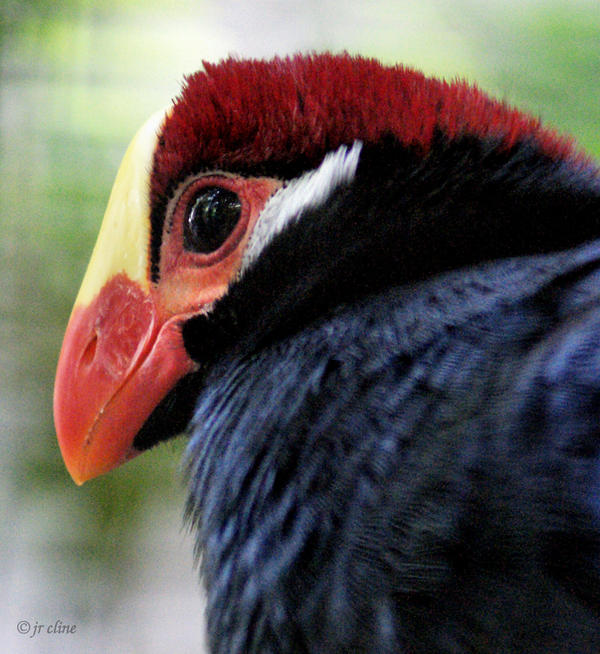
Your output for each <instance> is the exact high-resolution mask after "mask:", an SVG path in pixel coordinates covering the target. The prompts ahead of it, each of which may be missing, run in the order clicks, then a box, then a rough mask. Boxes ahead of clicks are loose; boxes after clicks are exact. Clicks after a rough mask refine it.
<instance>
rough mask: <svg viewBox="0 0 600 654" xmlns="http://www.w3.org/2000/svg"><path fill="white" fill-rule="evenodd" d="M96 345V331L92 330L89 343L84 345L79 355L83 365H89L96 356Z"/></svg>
mask: <svg viewBox="0 0 600 654" xmlns="http://www.w3.org/2000/svg"><path fill="white" fill-rule="evenodd" d="M97 346H98V332H97V331H95V330H94V333H93V334H92V337H91V338H90V341H89V343H88V344H87V345H86V347H85V350H84V351H83V354H82V355H81V363H82V364H83V365H84V366H89V365H91V364H92V362H93V361H94V357H95V356H96V348H97Z"/></svg>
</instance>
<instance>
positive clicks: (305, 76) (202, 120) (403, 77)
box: [151, 54, 579, 208]
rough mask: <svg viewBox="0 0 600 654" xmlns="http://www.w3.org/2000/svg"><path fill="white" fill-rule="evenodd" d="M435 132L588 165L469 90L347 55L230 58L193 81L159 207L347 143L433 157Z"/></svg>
mask: <svg viewBox="0 0 600 654" xmlns="http://www.w3.org/2000/svg"><path fill="white" fill-rule="evenodd" d="M436 130H438V131H441V132H442V133H443V134H445V135H446V136H447V137H448V138H449V139H455V138H458V137H460V136H463V135H473V136H475V137H478V138H482V139H484V138H488V137H490V138H493V139H496V140H497V141H498V143H499V146H500V147H510V146H512V145H513V144H515V143H517V142H519V141H533V142H535V143H537V145H538V147H539V149H540V151H541V152H542V153H544V154H546V155H547V156H550V157H552V158H556V159H566V158H577V157H578V156H579V155H578V153H577V151H576V150H575V149H574V147H573V145H572V142H571V141H570V140H569V139H566V138H563V137H560V136H558V135H556V134H555V133H554V132H552V131H550V130H547V129H545V128H543V127H542V126H541V124H540V121H539V120H538V119H536V118H533V117H531V116H529V115H527V114H523V113H521V112H519V111H516V110H515V109H512V108H510V107H508V106H507V105H506V104H505V103H503V102H499V101H496V100H493V99H491V98H489V97H488V96H486V95H485V94H484V93H483V92H481V91H480V90H479V89H477V88H476V87H474V86H471V85H468V84H466V83H465V82H461V81H455V82H452V83H448V82H444V81H440V80H436V79H430V78H427V77H425V76H424V75H422V74H421V73H419V72H417V71H414V70H411V69H408V68H404V67H402V66H394V67H385V66H383V65H382V64H380V63H379V62H377V61H375V60H373V59H364V58H360V57H352V56H349V55H346V54H344V55H338V56H335V55H330V54H324V55H311V56H302V55H297V56H294V57H291V58H285V59H280V58H275V59H273V60H271V61H257V60H249V61H242V60H236V59H228V60H226V61H223V62H221V63H219V64H210V63H205V64H204V71H200V72H197V73H195V74H194V75H191V76H190V77H188V78H187V79H186V84H185V86H184V89H183V91H182V94H181V96H180V97H179V98H178V99H177V100H176V101H175V103H174V107H173V110H172V113H171V116H170V117H169V118H168V119H167V120H166V121H165V125H164V127H163V131H162V134H161V138H160V140H159V146H158V149H157V152H156V154H155V160H154V170H153V176H152V189H151V196H152V204H153V206H154V207H155V208H156V206H157V205H158V204H161V200H162V201H163V202H164V196H165V194H166V193H168V192H169V191H170V190H171V189H172V185H173V184H174V183H175V182H176V181H179V180H181V178H182V177H184V176H186V175H188V174H190V173H192V172H195V171H200V170H203V169H221V170H234V171H235V170H238V171H240V172H243V171H252V170H253V169H254V170H256V169H257V168H260V167H261V166H265V165H267V166H269V169H270V170H271V171H272V170H274V169H276V165H278V164H279V165H281V167H282V169H283V168H285V166H286V165H288V164H291V163H292V162H298V161H300V162H303V163H305V164H306V165H316V164H318V163H319V162H320V160H321V159H322V158H323V156H324V155H325V154H326V153H327V152H328V151H330V150H333V149H335V148H337V147H338V146H339V145H341V144H344V143H345V144H350V143H352V142H353V141H355V140H356V139H360V140H362V141H363V142H375V141H377V140H378V139H380V138H381V137H382V136H386V135H389V134H392V135H394V136H395V137H396V138H397V139H398V141H399V142H400V143H402V144H405V145H407V146H413V147H415V148H417V149H421V150H422V151H423V152H424V153H425V152H427V150H428V148H429V146H430V144H431V141H432V138H433V135H434V133H435V132H436Z"/></svg>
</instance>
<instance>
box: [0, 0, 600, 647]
mask: <svg viewBox="0 0 600 654" xmlns="http://www.w3.org/2000/svg"><path fill="white" fill-rule="evenodd" d="M0 21H1V24H0V39H1V43H0V47H1V49H0V55H1V58H0V75H1V77H0V130H1V131H0V186H1V188H0V227H1V231H0V273H1V274H0V279H1V284H2V293H1V295H0V298H1V302H0V357H1V358H0V383H1V386H0V388H1V394H0V420H1V422H0V425H1V429H2V438H1V439H0V454H1V458H0V473H1V474H0V499H1V500H2V502H1V503H0V506H2V511H3V513H2V521H1V524H2V527H0V529H1V531H0V533H1V535H2V541H1V544H0V548H1V549H0V553H1V555H2V559H1V562H2V568H1V569H0V583H1V584H2V588H4V590H5V594H6V596H7V600H6V601H5V602H4V605H5V606H4V609H5V610H4V611H3V612H2V614H0V619H1V622H0V625H1V626H2V629H3V632H4V633H5V634H6V636H5V639H6V638H8V641H9V649H8V650H7V651H13V652H37V651H44V652H54V651H57V652H58V651H61V652H64V651H67V652H69V651H78V652H79V651H88V652H95V651H103V652H111V651H114V652H122V651H129V652H136V651H139V652H161V651H165V649H166V648H167V647H171V648H173V649H174V650H175V651H178V652H188V651H189V652H192V651H198V642H201V638H202V636H201V631H202V630H201V606H202V604H201V599H200V596H199V592H198V590H197V582H196V578H195V575H194V574H193V573H192V554H191V548H192V544H191V538H190V537H189V536H188V535H187V534H186V532H185V529H182V528H181V518H180V516H181V507H182V504H183V500H184V497H185V489H184V486H183V484H182V483H181V481H180V475H179V460H180V457H181V454H182V451H183V447H184V445H185V443H184V442H183V441H181V440H180V441H179V442H175V443H173V444H167V445H164V446H162V447H161V448H159V449H158V450H157V451H152V452H151V453H149V454H146V455H144V456H143V457H140V458H138V459H136V460H135V461H134V462H132V463H130V464H128V465H127V466H125V467H123V468H122V469H120V470H116V471H114V472H113V473H111V474H110V475H108V476H106V477H105V478H101V479H98V480H95V481H93V482H90V483H88V484H86V485H85V486H83V487H82V488H76V487H75V486H74V485H73V484H72V483H71V481H70V479H69V477H68V475H67V474H66V472H65V470H64V468H63V465H62V462H61V460H60V457H59V453H58V448H57V446H56V443H55V436H54V430H53V425H52V415H51V414H52V384H53V375H54V368H55V365H56V360H57V356H58V352H59V349H60V343H61V339H62V333H63V330H64V327H65V325H66V321H67V319H68V315H69V312H70V308H71V304H72V301H73V299H74V297H75V295H76V292H77V288H78V285H79V282H80V280H81V278H82V275H83V272H84V270H85V265H86V262H87V259H88V257H89V254H90V252H91V247H92V245H93V241H94V238H95V235H96V232H97V229H98V227H99V223H100V220H101V217H102V215H103V212H104V206H105V203H106V200H107V198H108V194H109V191H110V188H111V185H112V181H113V178H114V175H115V173H116V169H117V167H118V164H119V161H120V158H121V155H122V153H123V152H124V150H125V147H126V145H127V143H128V141H129V139H130V137H131V136H132V134H133V133H134V132H135V130H136V128H137V127H138V126H139V125H140V124H141V123H142V122H143V120H144V119H145V118H146V117H147V116H148V115H149V114H150V113H152V112H153V111H154V110H156V109H157V108H159V107H161V106H163V105H165V104H166V103H167V102H169V100H170V98H172V97H173V96H174V95H175V94H176V93H177V89H178V87H179V82H180V80H181V79H182V76H183V74H184V73H190V72H193V71H194V70H195V69H197V68H199V67H200V66H201V62H202V60H203V59H208V60H216V59H219V58H221V57H223V56H226V55H227V54H229V53H232V52H233V53H237V54H240V55H242V56H264V57H267V56H271V55H272V54H275V53H279V54H283V53H290V52H294V51H297V50H305V51H306V50H324V49H331V50H334V51H339V50H343V49H347V50H349V51H350V52H357V53H358V52H360V53H362V54H365V55H371V56H377V57H379V58H381V59H383V60H384V61H386V62H389V63H391V62H397V61H402V62H404V63H407V64H410V65H413V66H416V67H418V68H421V69H423V70H425V71H426V72H427V73H432V74H437V75H442V76H446V77H448V78H454V77H457V76H460V77H467V78H468V79H469V80H471V81H478V83H479V84H480V86H482V87H483V88H484V89H486V90H488V91H489V92H490V93H492V94H494V95H496V96H498V97H501V98H503V99H506V100H507V101H509V102H510V103H511V104H516V105H519V106H521V107H523V108H525V109H527V110H529V111H531V112H533V113H534V114H537V115H539V116H541V117H542V118H543V119H544V120H545V121H546V122H548V123H549V124H551V125H553V126H556V127H557V128H559V129H560V130H561V131H566V132H570V133H571V134H573V135H574V136H575V138H576V139H577V140H578V141H579V142H580V144H581V145H582V146H583V147H585V148H586V149H587V150H588V151H589V152H590V153H591V154H593V155H595V156H596V157H598V156H600V78H599V71H600V11H598V5H597V2H595V1H594V2H583V1H581V2H562V3H561V2H534V1H531V2H511V1H508V2H506V1H505V2H501V1H497V2H489V3H481V2H469V1H466V0H457V1H456V2H442V1H441V0H438V1H435V0H431V1H429V2H421V3H409V2H391V1H388V2H377V3H371V2H358V1H357V0H346V1H343V2H342V1H340V2H339V3H336V2H333V1H331V0H323V1H321V2H315V1H311V0H304V1H303V2H295V1H291V2H280V3H274V2H268V1H262V2H261V1H258V2H251V1H248V2H242V1H239V0H238V1H236V0H234V1H232V2H229V3H219V2H213V1H209V0H205V1H204V2H192V1H191V0H176V1H173V2H159V1H158V0H153V1H151V2H144V3H136V2H132V1H129V2H123V1H121V2H117V0H110V1H107V2H104V3H92V2H89V1H84V0H69V1H68V2H61V3H54V2H50V1H49V0H46V1H40V2H34V1H33V0H29V1H27V2H17V1H16V0H9V1H8V2H4V3H3V4H2V6H1V7H0ZM21 619H26V620H29V621H30V622H32V624H33V623H34V622H35V621H38V622H39V623H44V624H48V623H50V622H52V623H53V622H54V621H55V620H56V619H61V620H62V621H63V622H65V623H69V624H76V625H77V631H76V634H73V635H69V636H55V637H51V636H49V635H47V634H41V635H40V636H37V637H36V638H29V637H28V636H23V635H20V634H18V633H17V631H16V624H17V622H18V621H19V620H21Z"/></svg>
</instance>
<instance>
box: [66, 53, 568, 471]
mask: <svg viewBox="0 0 600 654" xmlns="http://www.w3.org/2000/svg"><path fill="white" fill-rule="evenodd" d="M458 141H464V142H466V141H471V142H472V141H477V142H478V143H480V144H484V143H487V144H492V145H491V146H489V148H488V150H486V148H485V147H484V146H482V147H481V148H480V151H481V158H482V159H485V156H487V155H486V152H490V151H491V152H493V153H495V154H497V153H503V152H504V153H510V152H511V151H512V149H514V148H515V147H517V146H518V145H519V144H521V145H522V144H524V143H527V144H530V145H532V147H534V149H535V150H536V152H537V153H538V154H539V156H541V157H545V158H546V159H548V160H550V161H556V160H573V161H574V160H575V159H576V158H577V155H576V154H574V151H573V150H572V147H571V145H570V143H569V142H567V141H565V140H564V139H561V138H558V137H557V136H556V135H554V134H553V133H552V132H549V131H546V130H544V129H543V128H542V127H541V126H540V125H539V122H538V121H537V120H536V119H533V118H531V117H528V116H526V115H524V114H521V113H518V112H516V111H514V110H512V109H511V108H509V107H507V106H506V105H504V104H503V103H500V102H495V101H493V100H491V99H489V98H488V97H487V96H486V95H484V94H483V93H482V92H480V91H479V90H477V89H476V88H474V87H471V86H469V85H467V84H465V83H463V82H454V83H446V82H442V81H437V80H433V79H427V78H426V77H424V76H423V75H421V74H420V73H418V72H415V71H412V70H409V69H406V68H403V67H399V66H398V67H384V66H382V65H381V64H379V63H378V62H376V61H373V60H368V59H362V58H356V57H350V56H348V55H341V56H333V55H315V56H295V57H292V58H287V59H274V60H271V61H240V60H233V59H230V60H227V61H224V62H222V63H220V64H217V65H211V64H205V66H204V70H203V71H201V72H198V73H196V74H194V75H192V76H190V77H188V78H187V79H186V82H185V85H184V88H183V91H182V93H181V95H180V96H179V97H178V98H177V99H176V100H175V101H174V103H173V104H172V106H170V107H169V108H167V109H166V110H165V111H162V112H159V113H157V114H156V115H154V116H153V117H152V118H150V120H148V122H146V124H145V125H144V126H143V127H142V128H141V129H140V131H139V132H138V133H137V135H136V136H135V138H134V139H133V141H132V143H131V145H130V146H129V149H128V150H127V152H126V154H125V157H124V159H123V163H122V164H121V167H120V169H119V172H118V175H117V178H116V181H115V185H114V188H113V191H112V194H111V196H110V199H109V203H108V208H107V210H106V214H105V217H104V221H103V223H102V227H101V229H100V233H99V236H98V241H97V243H96V246H95V248H94V251H93V254H92V258H91V261H90V264H89V267H88V270H87V272H86V274H85V277H84V280H83V284H82V286H81V290H80V291H79V294H78V296H77V299H76V301H75V306H74V308H73V311H72V314H71V317H70V320H69V323H68V327H67V331H66V335H65V338H64V342H63V346H62V350H61V354H60V359H59V363H58V370H57V375H56V384H55V391H54V414H55V425H56V430H57V434H58V440H59V444H60V448H61V451H62V455H63V458H64V460H65V463H66V466H67V468H68V470H69V472H70V474H71V476H72V477H73V479H74V480H75V481H76V482H77V483H83V482H84V481H86V480H88V479H91V478H93V477H96V476H98V475H101V474H103V473H105V472H107V471H109V470H111V469H112V468H114V467H116V466H118V465H120V464H121V463H123V462H125V461H127V460H129V459H131V458H132V457H134V456H135V455H137V454H139V453H140V452H141V451H143V450H144V449H147V448H148V447H149V446H151V445H154V444H155V443H157V442H158V441H161V440H164V439H166V438H169V437H170V436H173V435H175V434H176V433H178V432H179V431H181V430H183V429H184V427H185V425H186V423H187V421H188V420H189V418H190V416H191V414H192V411H193V406H194V397H195V395H194V391H193V388H194V387H195V385H197V383H201V380H202V376H203V375H204V374H205V371H206V369H207V367H209V366H210V365H211V362H212V361H214V359H215V357H216V356H217V355H218V352H220V351H221V350H222V349H223V348H226V347H234V346H235V347H241V345H240V344H245V345H244V347H248V348H252V347H254V348H256V347H259V345H257V344H258V343H259V342H260V341H261V339H263V340H264V339H265V338H268V337H271V338H274V337H275V336H274V335H276V334H277V333H278V330H279V331H281V330H293V329H296V328H298V325H300V324H302V322H303V321H308V320H312V319H314V318H315V316H318V315H319V314H320V313H322V312H323V311H324V310H326V309H331V308H334V307H335V305H339V304H340V303H343V302H347V301H351V300H353V299H355V298H356V296H357V294H360V293H367V292H371V291H373V290H374V289H375V290H376V289H377V288H380V287H382V286H385V285H386V284H388V283H391V282H394V283H396V282H400V281H402V280H408V279H411V278H413V277H423V276H424V275H427V274H430V273H431V272H435V271H436V270H440V269H444V268H447V267H449V266H454V265H457V264H461V263H463V264H467V263H469V262H471V261H473V260H477V259H479V260H480V259H485V258H486V257H490V256H494V255H495V254H497V253H498V252H496V250H494V248H496V249H499V250H498V251H500V250H501V245H502V244H503V243H504V244H506V242H507V241H506V239H504V241H503V240H502V238H498V239H496V238H495V236H494V235H495V232H494V230H500V232H501V230H502V229H503V227H502V224H499V225H495V224H491V223H490V224H486V226H485V229H486V230H487V231H488V232H489V233H490V238H488V239H486V240H485V243H484V244H483V245H482V242H481V240H479V241H478V240H477V239H476V238H472V235H471V236H469V237H468V238H463V236H464V234H465V229H466V228H465V225H464V224H463V223H461V222H458V223H456V222H455V223H452V224H450V225H447V226H446V227H443V226H442V227H440V225H439V224H438V225H436V224H430V223H429V222H427V220H420V221H419V219H418V216H417V214H416V213H415V212H414V211H413V212H412V213H411V212H410V211H408V209H407V208H406V206H405V205H404V204H403V203H405V201H406V198H407V197H409V196H410V195H411V193H412V191H411V181H410V180H411V175H412V172H411V171H413V170H414V168H415V166H416V167H419V166H422V165H423V162H425V161H427V160H428V158H432V157H435V156H438V150H435V144H436V143H440V142H443V143H449V142H454V143H456V142H458ZM434 150H435V151H434ZM507 156H508V154H507ZM441 170H442V171H444V167H443V166H442V167H441ZM390 171H391V172H390ZM447 174H448V176H450V175H451V174H452V173H451V172H450V171H449V170H447ZM438 182H440V183H442V184H443V183H444V178H443V175H442V177H441V178H440V179H439V180H438ZM415 183H416V182H415ZM431 197H432V196H430V198H429V200H431ZM348 207H352V208H353V209H352V211H350V210H349V209H348ZM403 207H404V208H403ZM417 213H418V212H417ZM357 214H358V215H359V219H357ZM468 229H469V230H474V231H477V226H476V225H475V226H470V227H468ZM507 229H508V228H507ZM500 236H502V233H500ZM513 240H514V239H513ZM476 241H477V242H476ZM506 248H507V252H508V249H509V248H508V245H507V246H506ZM501 253H502V252H501V251H500V254H501ZM509 253H510V252H509Z"/></svg>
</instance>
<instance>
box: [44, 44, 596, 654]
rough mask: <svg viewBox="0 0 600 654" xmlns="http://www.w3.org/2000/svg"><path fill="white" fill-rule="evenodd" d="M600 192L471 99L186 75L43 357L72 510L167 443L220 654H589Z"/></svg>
mask: <svg viewBox="0 0 600 654" xmlns="http://www.w3.org/2000/svg"><path fill="white" fill-rule="evenodd" d="M599 239H600V169H599V167H598V165H597V163H595V162H594V160H593V159H592V158H591V157H590V156H589V155H587V154H586V153H585V152H584V151H583V150H582V149H581V148H580V147H579V146H578V145H577V144H576V143H575V142H574V140H573V139H572V138H571V137H569V136H563V135H561V134H559V133H558V132H556V131H555V130H553V129H550V128H548V127H546V126H545V125H544V124H542V122H541V120H540V119H538V118H536V117H534V116H531V115H529V114H527V113H525V112H522V111H520V110H518V109H515V108H513V107H512V106H509V105H508V104H507V103H506V102H504V101H499V100H496V99H494V98H492V97H490V96H489V95H487V94H486V93H484V92H483V91H481V90H480V89H479V88H478V87H477V86H475V85H473V84H471V83H469V82H466V81H464V80H460V79H458V80H455V81H445V80H439V79H435V78H431V77H427V76H425V75H424V74H422V73H420V72H419V71H417V70H414V69H412V68H407V67H405V66H402V65H384V64H382V63H380V62H379V61H377V60H375V59H369V58H366V57H361V56H357V55H351V54H348V53H341V54H331V53H312V54H296V55H290V56H285V57H275V58H272V59H268V60H258V59H248V60H246V59H240V58H229V59H225V60H223V61H220V62H219V63H209V62H205V63H204V64H203V68H202V69H201V70H200V71H198V72H197V73H194V74H192V75H189V76H187V77H186V78H185V80H184V82H183V88H182V90H181V92H180V94H179V95H178V96H177V97H176V98H175V99H174V100H173V101H172V103H171V104H170V105H169V106H168V107H167V108H166V109H164V110H161V111H160V112H158V113H157V114H155V115H154V116H152V117H151V118H150V119H149V120H148V121H147V122H146V123H145V124H144V125H143V126H142V128H141V129H140V131H139V132H138V133H137V134H136V136H135V137H134V139H133V141H132V143H131V145H130V146H129V148H128V150H127V152H126V154H125V156H124V159H123V163H122V164H121V167H120V169H119V172H118V174H117V178H116V181H115V185H114V187H113V190H112V193H111V195H110V199H109V203H108V207H107V210H106V214H105V217H104V221H103V223H102V226H101V228H100V232H99V235H98V240H97V243H96V246H95V248H94V250H93V253H92V258H91V261H90V264H89V267H88V270H87V272H86V273H85V276H84V280H83V283H82V286H81V289H80V291H79V294H78V296H77V298H76V301H75V305H74V308H73V311H72V314H71V317H70V319H69V323H68V326H67V330H66V334H65V337H64V341H63V345H62V349H61V353H60V357H59V363H58V367H57V374H56V381H55V389H54V415H55V426H56V431H57V435H58V440H59V445H60V449H61V452H62V456H63V459H64V461H65V464H66V467H67V469H68V471H69V472H70V474H71V476H72V477H73V479H74V481H75V482H76V483H78V484H81V483H83V482H84V481H87V480H89V479H92V478H94V477H97V476H99V475H102V474H105V473H107V472H109V471H110V470H112V469H113V468H115V467H116V466H118V465H120V464H122V463H125V462H126V461H128V460H130V459H131V458H133V457H134V456H136V455H138V454H140V453H141V452H144V451H145V450H147V449H149V448H152V447H154V446H156V445H157V444H159V443H161V442H164V441H165V440H168V439H170V438H171V437H173V436H175V435H177V434H180V433H182V432H185V433H186V434H187V436H188V439H189V441H188V445H187V449H186V454H185V474H186V476H187V479H188V488H189V491H188V500H187V503H186V507H185V516H186V518H187V520H188V521H189V523H190V525H191V526H192V529H193V530H194V534H195V538H196V550H197V553H198V556H199V560H200V564H199V565H200V574H201V577H202V580H203V584H204V587H205V589H206V597H207V605H206V616H207V626H206V629H207V638H208V644H209V648H210V651H211V652H212V653H213V654H242V653H244V654H249V653H250V654H258V653H260V654H275V653H278V654H288V653H298V654H300V653H303V654H309V653H318V654H334V653H335V654H343V653H348V654H349V653H352V654H366V653H378V654H379V653H381V654H392V653H393V654H425V653H427V654H436V653H440V654H442V653H443V654H450V653H452V654H460V653H467V652H468V653H478V654H486V653H489V654H491V653H500V652H502V653H515V654H516V653H518V654H528V653H529V654H533V653H540V654H541V653H543V654H586V653H589V654H592V653H597V652H600V427H599V422H598V418H599V415H600V240H599Z"/></svg>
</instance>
